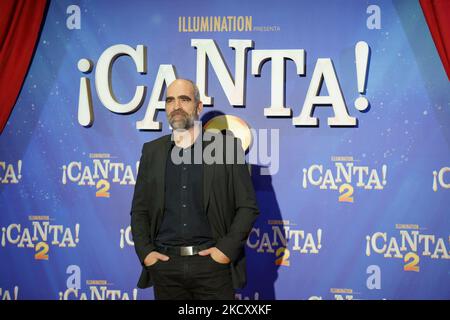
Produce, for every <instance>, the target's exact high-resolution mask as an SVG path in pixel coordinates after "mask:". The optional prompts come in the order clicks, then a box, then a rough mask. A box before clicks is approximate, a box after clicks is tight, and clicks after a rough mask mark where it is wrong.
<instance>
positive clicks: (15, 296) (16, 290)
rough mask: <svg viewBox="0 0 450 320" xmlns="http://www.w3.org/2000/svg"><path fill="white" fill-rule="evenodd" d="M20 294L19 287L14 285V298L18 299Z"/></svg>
mask: <svg viewBox="0 0 450 320" xmlns="http://www.w3.org/2000/svg"><path fill="white" fill-rule="evenodd" d="M18 296H19V287H18V286H15V287H14V300H17V297H18Z"/></svg>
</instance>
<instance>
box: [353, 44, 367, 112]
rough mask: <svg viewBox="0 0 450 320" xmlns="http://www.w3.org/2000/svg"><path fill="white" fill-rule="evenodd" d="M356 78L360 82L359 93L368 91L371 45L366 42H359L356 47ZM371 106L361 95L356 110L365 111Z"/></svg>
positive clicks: (356, 101)
mask: <svg viewBox="0 0 450 320" xmlns="http://www.w3.org/2000/svg"><path fill="white" fill-rule="evenodd" d="M355 58H356V78H357V81H358V92H359V93H360V94H363V93H364V92H365V91H366V78H367V65H368V62H369V45H368V44H367V43H366V42H365V41H359V42H358V43H357V44H356V46H355ZM368 106H369V101H368V100H367V98H366V97H362V96H361V95H360V96H359V97H358V98H357V99H356V100H355V108H356V109H357V110H359V111H364V110H366V109H367V107H368Z"/></svg>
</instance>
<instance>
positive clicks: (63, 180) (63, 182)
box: [62, 165, 67, 184]
mask: <svg viewBox="0 0 450 320" xmlns="http://www.w3.org/2000/svg"><path fill="white" fill-rule="evenodd" d="M66 171H67V166H65V165H64V166H63V176H62V184H66V183H67V177H66Z"/></svg>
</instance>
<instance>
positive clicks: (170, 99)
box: [166, 79, 203, 130]
mask: <svg viewBox="0 0 450 320" xmlns="http://www.w3.org/2000/svg"><path fill="white" fill-rule="evenodd" d="M202 110H203V104H202V103H201V102H200V101H199V102H196V101H195V97H194V87H193V86H192V84H191V83H190V82H188V81H186V80H181V79H180V80H175V81H174V82H172V83H171V84H170V86H169V87H168V88H167V97H166V115H167V119H168V120H169V123H170V125H171V127H172V128H173V129H174V130H177V129H185V130H187V129H190V128H192V127H193V126H194V121H195V120H198V118H199V115H200V113H201V111H202Z"/></svg>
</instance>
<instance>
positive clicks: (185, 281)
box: [131, 79, 259, 300]
mask: <svg viewBox="0 0 450 320" xmlns="http://www.w3.org/2000/svg"><path fill="white" fill-rule="evenodd" d="M166 96H167V97H166V115H167V118H168V121H169V123H170V125H171V127H172V128H173V131H172V134H171V135H166V136H163V137H161V138H159V139H156V140H154V141H151V142H147V143H145V144H144V146H143V148H142V155H141V160H140V166H139V172H138V176H137V181H136V186H135V190H134V196H133V202H132V208H131V230H132V234H133V241H134V246H135V249H136V253H137V255H138V258H139V260H140V262H141V264H142V266H143V270H142V273H141V276H140V278H139V282H138V287H139V288H147V287H150V286H152V285H153V286H154V293H155V298H156V299H222V300H225V299H234V289H236V288H242V287H243V286H244V285H245V282H246V264H245V250H244V247H245V243H246V240H247V237H248V234H249V232H250V230H251V227H252V225H253V222H254V221H255V220H256V217H257V215H258V214H259V210H258V207H257V204H256V199H255V193H254V190H253V186H252V182H251V178H250V175H249V172H248V168H247V166H246V165H245V159H244V152H243V150H242V146H241V143H240V141H239V139H236V138H234V137H232V140H231V141H232V147H231V148H230V147H229V144H224V145H223V146H222V145H221V146H220V147H219V148H216V150H215V151H216V152H214V154H215V155H214V156H215V157H216V158H215V160H216V161H215V163H212V162H211V161H210V159H209V160H208V161H205V160H207V159H205V157H203V156H201V157H200V161H198V160H199V159H198V157H197V155H198V152H197V151H198V150H200V154H201V155H204V151H206V150H207V149H208V148H209V147H210V146H211V145H210V144H211V143H213V141H214V140H217V141H221V138H222V137H223V136H222V135H220V134H217V133H209V132H204V131H203V130H202V129H201V124H200V122H199V121H196V120H198V119H199V115H200V113H201V112H202V110H203V104H202V102H201V101H200V96H199V91H198V88H197V86H196V85H195V84H194V83H193V82H192V81H190V80H185V79H178V80H175V81H173V82H172V83H171V84H170V85H169V86H168V88H167V94H166ZM205 136H209V139H205ZM207 140H208V141H207ZM208 146H209V147H208ZM210 149H211V148H210ZM218 149H220V150H218ZM222 151H223V153H224V155H223V157H225V156H226V157H227V159H229V158H230V157H228V155H230V154H231V155H232V156H231V158H232V159H233V161H232V163H228V162H227V161H221V160H223V157H222V155H221V154H222ZM233 151H235V152H233ZM211 154H212V153H211ZM186 155H187V156H186ZM234 155H236V156H234ZM180 158H182V161H181V163H180V161H179V159H180ZM186 159H187V160H186Z"/></svg>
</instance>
